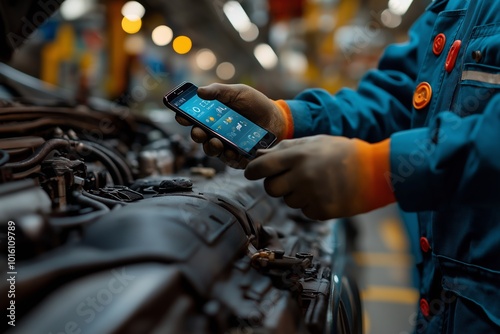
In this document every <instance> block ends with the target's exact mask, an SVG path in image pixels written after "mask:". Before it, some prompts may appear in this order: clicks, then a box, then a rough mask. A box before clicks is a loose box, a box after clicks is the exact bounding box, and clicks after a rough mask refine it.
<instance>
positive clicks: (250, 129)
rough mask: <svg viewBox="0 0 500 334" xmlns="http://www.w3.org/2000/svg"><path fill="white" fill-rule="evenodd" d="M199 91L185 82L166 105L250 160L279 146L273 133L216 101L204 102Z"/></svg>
mask: <svg viewBox="0 0 500 334" xmlns="http://www.w3.org/2000/svg"><path fill="white" fill-rule="evenodd" d="M197 90H198V87H196V86H195V85H194V84H192V83H190V82H184V83H182V84H181V85H179V86H177V87H176V88H174V89H173V90H171V91H170V92H168V93H167V94H166V95H165V96H164V98H163V103H164V104H165V105H166V106H167V107H168V108H170V109H172V110H173V111H175V112H177V113H179V114H181V115H182V116H183V117H185V118H187V119H189V120H190V121H191V122H193V124H196V125H197V126H199V127H200V128H202V129H203V130H205V131H206V132H208V133H209V134H211V135H212V136H214V137H217V138H219V139H220V140H221V141H222V142H223V143H224V145H226V146H227V147H231V148H233V149H235V150H236V151H238V152H239V153H240V154H241V155H243V156H244V157H246V158H247V159H253V158H255V154H256V152H257V150H258V149H264V148H268V147H270V146H271V145H273V144H274V143H275V142H276V136H275V135H274V134H272V133H271V132H269V131H267V130H266V129H264V128H262V127H260V126H258V125H257V124H255V123H253V122H252V121H250V120H249V119H247V118H245V117H243V116H242V115H240V114H238V113H237V112H236V111H234V110H233V109H231V108H229V107H228V106H226V105H224V104H223V103H221V102H219V101H217V100H203V99H202V98H200V97H199V96H198V94H197V93H196V92H197Z"/></svg>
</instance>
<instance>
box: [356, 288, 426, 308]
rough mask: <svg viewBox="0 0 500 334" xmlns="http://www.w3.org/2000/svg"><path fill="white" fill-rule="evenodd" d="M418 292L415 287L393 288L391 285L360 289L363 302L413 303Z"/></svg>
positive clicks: (416, 298) (415, 301)
mask: <svg viewBox="0 0 500 334" xmlns="http://www.w3.org/2000/svg"><path fill="white" fill-rule="evenodd" d="M418 297H419V293H418V291H417V290H415V289H410V288H395V287H392V286H375V285H372V286H369V287H368V288H367V289H365V290H363V291H361V299H362V300H363V302H385V303H396V304H408V305H415V304H416V303H417V300H418Z"/></svg>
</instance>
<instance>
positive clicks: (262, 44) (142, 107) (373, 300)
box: [9, 0, 430, 334]
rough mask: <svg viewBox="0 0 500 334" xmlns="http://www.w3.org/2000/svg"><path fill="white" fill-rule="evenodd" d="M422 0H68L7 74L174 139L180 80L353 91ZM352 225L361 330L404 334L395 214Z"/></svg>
mask: <svg viewBox="0 0 500 334" xmlns="http://www.w3.org/2000/svg"><path fill="white" fill-rule="evenodd" d="M51 1H52V2H53V3H56V2H60V0H51ZM51 1H45V3H46V4H47V6H49V7H48V8H50V6H51ZM429 2H430V0H415V1H413V0H240V1H234V0H140V1H138V2H136V1H128V2H126V1H124V0H66V1H64V2H63V3H62V6H61V8H60V10H59V11H58V12H57V13H56V14H55V15H54V16H53V17H52V18H51V19H50V20H49V21H48V22H46V23H45V24H43V26H41V27H40V29H38V30H37V31H36V32H35V33H34V34H33V35H32V36H31V37H30V38H29V40H28V41H27V42H26V43H25V44H24V45H23V47H22V48H20V49H19V50H18V51H17V52H16V53H15V55H14V57H13V59H12V60H11V62H10V63H9V65H11V66H13V67H15V68H17V69H19V70H21V71H23V72H25V73H27V74H29V75H32V76H35V77H37V78H40V79H41V80H43V81H44V82H46V83H47V84H49V85H55V86H60V87H63V88H64V89H65V90H67V92H68V94H69V95H70V96H73V97H75V98H76V99H77V100H78V101H80V102H82V103H84V102H85V101H86V99H87V98H88V97H89V96H97V97H102V98H105V99H108V100H112V101H115V102H118V103H120V104H123V105H127V106H129V107H131V109H132V110H133V112H135V113H138V114H142V115H145V116H149V117H152V118H153V119H154V120H155V121H157V122H160V123H165V124H167V126H169V127H172V128H173V131H176V130H175V129H176V128H175V127H176V125H175V123H174V122H173V121H172V119H173V115H172V113H171V112H168V111H166V109H165V108H164V106H163V104H162V97H163V94H164V93H165V92H166V91H167V90H169V89H171V88H172V87H174V86H176V85H177V84H178V83H180V82H182V81H184V80H189V81H192V82H194V83H196V84H198V85H204V84H208V83H212V82H224V83H245V84H248V85H251V86H254V87H256V88H257V89H259V90H261V91H263V92H264V93H266V94H267V95H268V96H269V97H271V98H275V99H277V98H291V97H293V96H294V95H295V94H296V93H298V92H299V91H301V90H302V89H304V88H307V87H323V88H325V89H327V90H329V91H331V92H335V91H336V90H338V89H339V88H340V87H344V86H350V87H355V86H356V84H357V82H358V80H359V79H360V78H361V76H362V75H363V73H364V72H365V71H366V70H367V69H369V68H372V67H374V66H376V64H377V59H378V57H379V56H380V54H381V52H382V50H383V48H384V47H385V46H386V45H387V44H390V43H394V42H403V41H405V40H406V32H407V30H408V28H409V26H410V25H411V24H412V23H413V22H414V20H415V19H416V18H417V17H418V16H419V15H420V14H421V13H422V11H423V10H424V9H425V7H426V6H427V5H428V3H429ZM52 5H53V4H52ZM179 131H180V130H179ZM353 226H354V227H355V228H356V229H357V231H355V232H357V242H356V245H357V248H355V249H354V256H353V258H354V261H355V262H356V264H358V266H359V269H360V270H359V276H358V281H359V284H360V287H361V293H362V298H363V301H364V319H365V333H372V334H392V333H395V334H402V333H409V332H411V331H412V326H413V325H414V322H415V315H416V313H415V311H416V302H417V298H418V293H417V291H416V290H415V289H414V288H413V286H414V282H413V281H412V270H413V260H412V256H411V252H410V246H409V243H408V240H407V233H406V228H405V227H404V224H402V223H401V220H400V218H399V212H398V210H397V208H396V207H389V208H385V209H383V210H379V211H377V212H375V213H371V214H368V215H363V216H360V217H355V218H354V219H353Z"/></svg>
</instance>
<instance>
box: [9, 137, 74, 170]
mask: <svg viewBox="0 0 500 334" xmlns="http://www.w3.org/2000/svg"><path fill="white" fill-rule="evenodd" d="M73 143H74V144H76V143H75V142H73ZM71 144H72V142H70V141H69V140H66V139H50V140H47V141H46V142H45V143H43V144H42V145H41V146H40V147H38V148H37V149H36V150H35V153H34V154H33V155H32V156H31V157H29V158H28V159H25V160H22V161H19V162H12V163H8V164H5V165H3V167H5V168H12V170H13V171H20V170H21V171H22V170H26V169H29V168H32V167H35V166H36V165H39V164H41V163H42V161H43V159H45V157H46V156H47V155H48V154H49V153H50V152H52V151H53V150H57V149H61V148H69V147H70V146H71Z"/></svg>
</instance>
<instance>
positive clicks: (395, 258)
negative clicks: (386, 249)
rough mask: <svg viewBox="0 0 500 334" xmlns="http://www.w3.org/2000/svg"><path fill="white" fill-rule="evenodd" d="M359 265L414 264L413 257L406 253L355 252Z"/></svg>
mask: <svg viewBox="0 0 500 334" xmlns="http://www.w3.org/2000/svg"><path fill="white" fill-rule="evenodd" d="M353 257H354V261H355V262H356V264H357V265H358V266H365V267H366V266H369V267H409V266H412V265H413V257H412V256H410V255H408V254H406V253H367V252H356V253H354V254H353Z"/></svg>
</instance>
